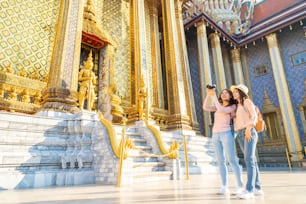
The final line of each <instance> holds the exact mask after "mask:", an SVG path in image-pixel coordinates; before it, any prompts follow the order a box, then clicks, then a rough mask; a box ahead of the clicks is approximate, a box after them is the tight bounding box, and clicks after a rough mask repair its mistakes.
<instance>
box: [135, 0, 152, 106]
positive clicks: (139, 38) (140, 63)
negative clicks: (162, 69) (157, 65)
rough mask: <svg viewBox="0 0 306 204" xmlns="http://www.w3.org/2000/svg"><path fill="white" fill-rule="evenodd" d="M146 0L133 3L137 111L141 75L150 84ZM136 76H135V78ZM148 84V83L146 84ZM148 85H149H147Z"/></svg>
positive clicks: (136, 0) (137, 0)
mask: <svg viewBox="0 0 306 204" xmlns="http://www.w3.org/2000/svg"><path fill="white" fill-rule="evenodd" d="M144 3H145V1H144V0H135V1H132V12H133V13H132V15H133V16H132V19H133V27H134V36H133V40H134V41H133V49H132V50H133V54H134V55H133V60H134V73H133V74H132V77H134V78H133V79H132V84H133V83H134V84H135V87H134V88H135V90H134V96H133V97H135V101H132V103H135V104H136V107H137V110H138V109H139V107H138V106H139V104H138V100H139V98H138V94H137V93H138V90H139V88H140V79H141V75H143V77H144V81H145V82H148V81H149V79H148V77H147V74H146V73H147V59H146V44H147V43H146V36H145V35H146V24H145V9H144ZM133 75H134V76H133ZM146 84H147V83H146ZM147 85H148V84H147Z"/></svg>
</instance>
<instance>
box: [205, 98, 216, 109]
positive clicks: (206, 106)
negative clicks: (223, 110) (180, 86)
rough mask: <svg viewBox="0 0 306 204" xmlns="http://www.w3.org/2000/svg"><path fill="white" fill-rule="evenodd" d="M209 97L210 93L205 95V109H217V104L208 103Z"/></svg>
mask: <svg viewBox="0 0 306 204" xmlns="http://www.w3.org/2000/svg"><path fill="white" fill-rule="evenodd" d="M209 98H210V96H208V95H207V96H206V97H205V100H204V103H203V110H205V111H210V112H214V111H217V108H216V106H215V105H208V103H209V101H208V100H209Z"/></svg>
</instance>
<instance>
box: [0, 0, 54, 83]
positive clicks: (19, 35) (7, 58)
mask: <svg viewBox="0 0 306 204" xmlns="http://www.w3.org/2000/svg"><path fill="white" fill-rule="evenodd" d="M0 8H1V13H0V45H1V52H0V70H5V69H6V68H7V66H9V65H11V68H12V69H13V72H14V74H16V75H19V73H20V71H21V70H22V69H23V68H24V69H25V71H26V76H31V75H32V74H34V72H35V71H36V70H37V71H38V74H39V79H40V80H41V81H42V80H43V81H45V80H46V78H47V74H48V72H49V67H50V59H51V54H52V48H53V42H54V36H55V26H56V20H57V16H58V10H59V0H54V1H44V0H34V1H33V0H22V1H21V0H17V1H7V0H2V1H1V2H0Z"/></svg>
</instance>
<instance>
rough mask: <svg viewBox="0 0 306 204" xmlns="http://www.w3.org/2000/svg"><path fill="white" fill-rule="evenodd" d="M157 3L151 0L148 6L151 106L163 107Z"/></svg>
mask: <svg viewBox="0 0 306 204" xmlns="http://www.w3.org/2000/svg"><path fill="white" fill-rule="evenodd" d="M158 6H159V3H158V2H156V1H152V2H151V4H150V7H149V12H150V30H151V32H150V34H151V36H150V37H151V52H152V76H153V104H152V106H153V107H156V108H164V107H165V105H164V93H163V82H162V80H163V76H162V66H161V56H160V39H159V26H158Z"/></svg>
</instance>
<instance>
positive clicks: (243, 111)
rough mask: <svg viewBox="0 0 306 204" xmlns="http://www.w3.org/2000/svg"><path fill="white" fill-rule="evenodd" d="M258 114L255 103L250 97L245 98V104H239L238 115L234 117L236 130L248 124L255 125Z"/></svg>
mask: <svg viewBox="0 0 306 204" xmlns="http://www.w3.org/2000/svg"><path fill="white" fill-rule="evenodd" d="M256 121H257V114H256V110H255V105H254V104H253V102H252V101H251V100H250V99H246V100H244V104H243V106H242V105H241V104H238V107H237V111H236V117H235V118H234V127H235V131H237V130H242V129H244V128H246V127H247V126H253V127H254V126H255V124H256Z"/></svg>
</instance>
